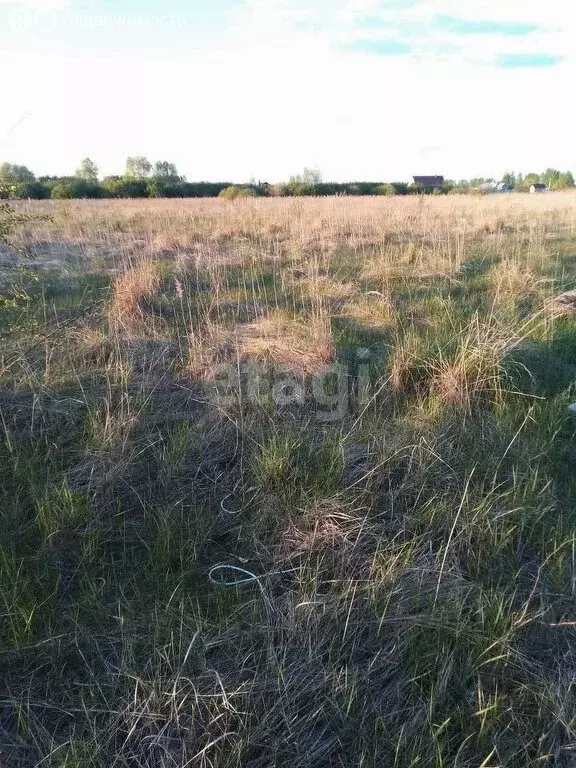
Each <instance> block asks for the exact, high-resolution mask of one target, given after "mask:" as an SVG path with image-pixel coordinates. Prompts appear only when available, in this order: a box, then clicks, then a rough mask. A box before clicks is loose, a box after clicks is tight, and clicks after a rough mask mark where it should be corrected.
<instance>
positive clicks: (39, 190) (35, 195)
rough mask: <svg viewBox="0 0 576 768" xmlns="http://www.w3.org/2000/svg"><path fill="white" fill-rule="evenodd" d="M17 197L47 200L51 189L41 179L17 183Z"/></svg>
mask: <svg viewBox="0 0 576 768" xmlns="http://www.w3.org/2000/svg"><path fill="white" fill-rule="evenodd" d="M15 197H18V198H20V199H21V200H47V199H48V198H49V197H50V190H49V188H48V187H47V186H46V185H45V184H42V183H41V182H39V181H26V182H23V183H22V184H17V185H16V190H15Z"/></svg>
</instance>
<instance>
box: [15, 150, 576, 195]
mask: <svg viewBox="0 0 576 768" xmlns="http://www.w3.org/2000/svg"><path fill="white" fill-rule="evenodd" d="M495 181H502V182H503V183H505V184H507V185H508V186H509V188H510V189H513V190H515V191H517V192H527V191H528V190H529V189H530V187H531V185H532V184H535V183H544V184H546V185H547V187H548V188H549V189H551V190H562V189H572V188H574V186H575V182H574V176H573V174H572V173H571V172H570V171H559V170H556V169H553V168H548V169H547V170H546V171H544V172H543V173H528V174H526V175H524V174H521V173H519V174H515V173H506V174H504V176H503V177H502V179H499V180H495V179H487V178H476V179H468V180H466V179H463V180H460V181H454V180H447V181H445V182H444V184H443V186H442V187H441V188H436V189H429V188H425V187H422V186H420V185H418V184H407V183H405V182H381V181H374V182H370V181H358V182H349V183H335V182H325V181H323V179H322V175H321V173H320V172H319V171H318V170H316V169H311V168H305V169H304V171H303V172H302V173H300V174H298V175H295V176H292V177H290V179H289V180H288V181H287V182H285V183H281V184H268V183H266V182H261V181H255V180H252V181H250V182H249V183H247V184H233V183H231V182H228V181H222V182H207V181H199V182H190V181H187V180H186V179H185V177H184V176H181V175H180V174H179V173H178V170H177V168H176V166H175V165H174V163H170V162H168V161H166V160H159V161H157V162H155V163H154V164H152V163H151V162H150V161H149V160H148V159H147V158H146V157H142V156H132V157H128V158H127V160H126V166H125V169H124V173H123V174H122V175H120V176H107V177H105V178H103V179H100V174H99V169H98V166H97V165H96V164H95V163H94V162H93V161H92V160H91V159H90V158H88V157H85V158H84V159H83V160H82V161H81V162H80V165H79V167H78V169H77V171H76V173H75V174H74V175H73V176H40V177H39V178H37V177H36V176H35V175H34V173H33V172H32V171H31V170H30V169H29V168H27V167H26V166H25V165H16V164H13V163H7V162H5V163H1V164H0V198H4V199H6V198H15V199H33V200H48V199H52V200H71V199H78V198H147V197H148V198H154V197H168V198H169V197H221V198H224V199H228V200H233V199H236V198H241V197H301V196H331V195H412V194H436V195H442V194H474V193H481V192H482V191H485V190H483V188H485V187H486V186H487V185H489V184H491V183H493V182H495Z"/></svg>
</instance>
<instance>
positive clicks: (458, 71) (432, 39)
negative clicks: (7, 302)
mask: <svg viewBox="0 0 576 768" xmlns="http://www.w3.org/2000/svg"><path fill="white" fill-rule="evenodd" d="M575 35H576V6H574V5H573V3H572V2H571V1H570V0H546V2H543V0H0V71H1V72H2V102H1V107H0V162H2V161H4V160H5V161H9V162H14V163H19V164H25V165H27V166H28V167H30V168H31V169H32V170H33V171H34V172H35V173H36V174H37V175H43V174H71V173H73V172H74V170H75V169H76V168H77V167H78V164H79V161H80V159H81V158H82V157H85V156H89V157H90V158H92V159H93V160H94V161H95V162H96V164H97V165H98V166H99V168H100V170H101V174H102V175H108V174H115V173H121V172H122V170H123V167H124V163H125V158H126V157H127V156H128V155H145V156H147V157H148V158H149V159H150V160H151V161H152V162H154V161H156V160H168V161H170V162H174V163H175V164H176V166H177V168H178V170H179V172H180V173H182V174H184V175H185V176H186V177H187V178H188V179H189V180H194V181H196V180H213V181H216V180H225V181H237V182H243V181H248V180H249V179H251V178H255V179H260V180H266V181H269V182H276V181H282V180H286V179H288V177H289V176H291V175H293V174H297V173H299V172H300V171H301V170H302V169H303V168H304V167H305V166H307V167H312V168H317V169H319V170H320V172H321V173H322V175H323V177H324V179H326V180H330V181H352V180H387V181H392V180H398V181H400V180H408V179H409V178H410V177H411V176H412V175H413V174H444V175H445V176H446V177H448V178H456V179H460V178H469V177H476V176H493V177H498V176H501V175H502V174H503V173H504V172H505V171H507V170H511V171H513V170H515V171H523V172H529V171H532V170H534V171H540V170H544V169H545V168H547V167H557V168H560V169H562V170H568V169H570V170H572V171H576V140H575V139H574V135H575V134H574V125H573V123H574V118H575V117H576V108H575V107H574V99H573V96H571V95H570V94H573V92H574V83H576V48H575V46H574V43H573V40H574V37H575Z"/></svg>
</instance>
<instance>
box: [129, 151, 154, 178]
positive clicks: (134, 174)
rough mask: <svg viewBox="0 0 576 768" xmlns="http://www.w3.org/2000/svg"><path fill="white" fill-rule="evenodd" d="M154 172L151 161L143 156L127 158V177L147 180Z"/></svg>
mask: <svg viewBox="0 0 576 768" xmlns="http://www.w3.org/2000/svg"><path fill="white" fill-rule="evenodd" d="M151 171H152V165H151V163H150V161H149V160H148V159H147V158H146V157H143V156H141V155H137V156H134V157H128V158H126V170H125V174H124V175H125V176H127V177H128V178H130V179H147V178H148V176H150V172H151Z"/></svg>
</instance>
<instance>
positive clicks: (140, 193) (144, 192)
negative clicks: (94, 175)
mask: <svg viewBox="0 0 576 768" xmlns="http://www.w3.org/2000/svg"><path fill="white" fill-rule="evenodd" d="M148 185H149V181H148V180H147V179H137V178H122V177H120V176H109V177H107V178H106V179H104V181H103V182H102V184H101V187H102V193H103V195H104V197H122V198H126V197H148V196H149V194H150V190H149V187H148Z"/></svg>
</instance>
